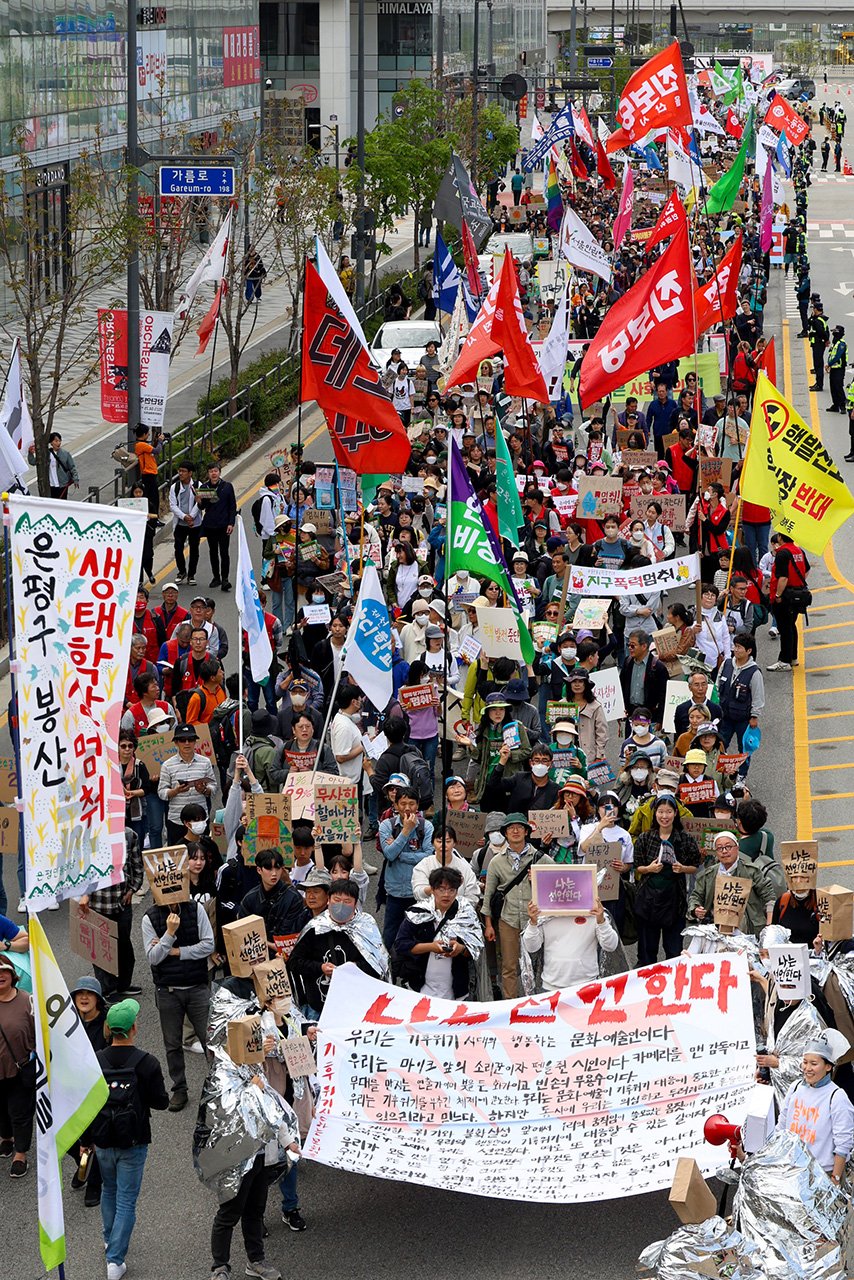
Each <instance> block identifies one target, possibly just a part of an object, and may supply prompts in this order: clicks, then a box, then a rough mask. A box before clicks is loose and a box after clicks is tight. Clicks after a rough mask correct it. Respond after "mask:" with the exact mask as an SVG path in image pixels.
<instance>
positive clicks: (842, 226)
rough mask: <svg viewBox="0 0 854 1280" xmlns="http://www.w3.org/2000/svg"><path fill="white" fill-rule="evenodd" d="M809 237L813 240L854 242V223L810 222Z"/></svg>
mask: <svg viewBox="0 0 854 1280" xmlns="http://www.w3.org/2000/svg"><path fill="white" fill-rule="evenodd" d="M807 235H808V236H809V237H810V239H813V240H815V239H818V240H854V222H851V221H843V222H829V221H821V222H808V223H807Z"/></svg>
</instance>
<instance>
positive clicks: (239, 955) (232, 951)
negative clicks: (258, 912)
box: [222, 916, 270, 978]
mask: <svg viewBox="0 0 854 1280" xmlns="http://www.w3.org/2000/svg"><path fill="white" fill-rule="evenodd" d="M222 939H223V942H224V943H225V954H226V956H227V957H228V967H229V969H230V970H231V972H232V974H233V975H234V977H235V978H251V977H252V970H253V969H254V968H255V966H256V965H257V964H263V963H264V961H265V960H268V959H269V954H270V953H269V950H268V947H267V926H266V925H265V923H264V921H263V919H262V918H261V916H244V917H243V919H242V920H233V921H232V922H231V924H224V925H223V926H222Z"/></svg>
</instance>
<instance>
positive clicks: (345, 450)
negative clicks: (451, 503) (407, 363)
mask: <svg viewBox="0 0 854 1280" xmlns="http://www.w3.org/2000/svg"><path fill="white" fill-rule="evenodd" d="M300 400H301V401H303V402H304V401H306V400H316V401H317V403H318V404H319V405H320V408H321V409H322V410H323V412H324V415H325V417H326V422H327V425H328V427H329V434H330V436H331V437H332V448H333V450H334V451H335V457H336V458H337V459H338V463H339V465H340V466H342V467H349V468H350V469H351V471H356V472H357V473H358V474H359V475H373V474H377V473H380V474H382V475H393V474H395V473H397V472H400V471H403V470H404V469H405V467H406V464H407V463H408V462H409V457H410V454H411V452H412V447H411V445H410V443H409V437H408V435H407V434H406V428H405V427H404V425H403V423H402V422H401V420H400V415H399V414H398V412H397V410H396V409H395V408H394V405H393V404H392V402H391V400H390V399H389V396H388V392H387V391H386V389H385V387H384V386H383V384H382V381H381V379H380V375H379V373H378V372H377V370H376V369H375V368H374V367H373V365H372V364H371V362H370V360H369V358H368V353H367V351H366V350H365V348H364V347H363V346H362V343H361V341H360V339H359V336H358V334H356V333H354V332H353V330H352V328H351V327H350V325H349V323H348V322H347V320H345V319H344V317H343V316H342V314H341V312H340V311H339V310H338V308H337V306H336V305H335V302H334V301H333V299H332V298H331V296H330V295H329V294H327V292H326V285H325V284H324V283H323V281H322V280H321V278H320V276H319V275H318V273H317V270H316V268H315V267H314V266H313V265H312V263H310V262H306V264H305V294H304V297H303V335H302V377H301V387H300Z"/></svg>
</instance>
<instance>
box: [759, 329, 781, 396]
mask: <svg viewBox="0 0 854 1280" xmlns="http://www.w3.org/2000/svg"><path fill="white" fill-rule="evenodd" d="M758 364H759V368H760V369H761V370H762V372H763V373H765V374H767V375H768V378H769V380H770V381H771V382H773V384H774V386H775V387H776V385H777V349H776V347H775V346H774V339H773V338H771V339H769V341H768V345H767V346H766V348H765V350H764V351H763V352H762V355H761V356H760V357H759V360H758Z"/></svg>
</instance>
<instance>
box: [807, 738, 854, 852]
mask: <svg viewBox="0 0 854 1280" xmlns="http://www.w3.org/2000/svg"><path fill="white" fill-rule="evenodd" d="M810 741H811V742H812V745H813V746H817V745H819V744H820V743H823V742H854V733H849V734H847V735H846V736H845V737H842V738H812V739H811V740H810ZM805 838H806V837H804V836H798V839H799V840H802V839H805Z"/></svg>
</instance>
